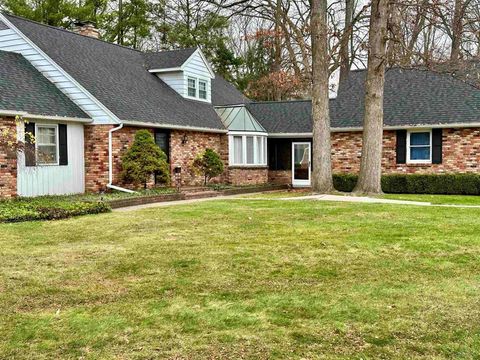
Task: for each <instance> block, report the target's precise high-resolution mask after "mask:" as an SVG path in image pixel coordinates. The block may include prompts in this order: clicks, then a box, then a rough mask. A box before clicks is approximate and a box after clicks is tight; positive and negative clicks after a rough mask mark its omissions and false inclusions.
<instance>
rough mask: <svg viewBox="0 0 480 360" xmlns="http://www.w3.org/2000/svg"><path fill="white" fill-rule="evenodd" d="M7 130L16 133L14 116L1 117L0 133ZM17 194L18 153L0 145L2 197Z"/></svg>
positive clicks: (0, 190)
mask: <svg viewBox="0 0 480 360" xmlns="http://www.w3.org/2000/svg"><path fill="white" fill-rule="evenodd" d="M4 130H7V131H8V132H9V134H14V135H15V134H16V132H17V128H16V123H15V119H14V118H0V133H1V132H2V131H4ZM0 136H1V135H0ZM16 195H17V154H16V152H15V151H9V150H8V149H3V147H0V198H10V197H14V196H16Z"/></svg>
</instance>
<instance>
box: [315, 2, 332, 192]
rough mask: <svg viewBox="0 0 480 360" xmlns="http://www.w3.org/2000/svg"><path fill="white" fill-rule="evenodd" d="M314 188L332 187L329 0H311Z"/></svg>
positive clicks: (324, 189)
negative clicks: (329, 107)
mask: <svg viewBox="0 0 480 360" xmlns="http://www.w3.org/2000/svg"><path fill="white" fill-rule="evenodd" d="M311 7H312V12H311V16H312V18H311V27H312V29H311V32H312V81H313V83H312V118H313V119H312V121H313V152H312V153H313V174H312V187H313V191H315V192H318V193H328V192H331V191H332V190H333V180H332V150H331V139H330V115H329V109H328V81H329V74H328V65H329V56H328V37H327V35H328V28H327V0H311Z"/></svg>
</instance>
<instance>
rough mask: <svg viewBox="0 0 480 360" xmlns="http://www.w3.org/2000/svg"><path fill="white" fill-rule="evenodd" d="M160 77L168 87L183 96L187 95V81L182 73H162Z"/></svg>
mask: <svg viewBox="0 0 480 360" xmlns="http://www.w3.org/2000/svg"><path fill="white" fill-rule="evenodd" d="M158 77H159V78H160V79H162V80H163V81H164V82H165V83H166V84H167V85H168V86H170V87H171V88H172V89H173V90H175V91H176V92H177V93H179V94H180V95H182V96H185V94H186V88H185V81H184V76H183V72H182V71H175V72H171V73H160V74H158Z"/></svg>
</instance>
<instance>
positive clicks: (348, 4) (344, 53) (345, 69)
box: [340, 0, 355, 82]
mask: <svg viewBox="0 0 480 360" xmlns="http://www.w3.org/2000/svg"><path fill="white" fill-rule="evenodd" d="M354 7H355V2H354V0H345V30H344V32H343V35H342V38H341V44H340V82H342V81H344V80H345V79H346V78H348V75H349V74H350V49H349V46H350V38H351V37H352V32H353V29H352V19H353V11H354Z"/></svg>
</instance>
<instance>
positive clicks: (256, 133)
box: [228, 130, 269, 136]
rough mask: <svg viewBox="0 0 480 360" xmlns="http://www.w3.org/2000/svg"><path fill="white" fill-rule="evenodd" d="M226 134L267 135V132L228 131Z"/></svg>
mask: <svg viewBox="0 0 480 360" xmlns="http://www.w3.org/2000/svg"><path fill="white" fill-rule="evenodd" d="M228 135H253V136H269V135H268V133H266V132H262V131H236V130H231V131H228Z"/></svg>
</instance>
